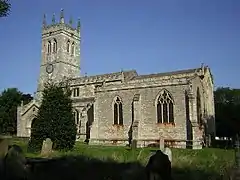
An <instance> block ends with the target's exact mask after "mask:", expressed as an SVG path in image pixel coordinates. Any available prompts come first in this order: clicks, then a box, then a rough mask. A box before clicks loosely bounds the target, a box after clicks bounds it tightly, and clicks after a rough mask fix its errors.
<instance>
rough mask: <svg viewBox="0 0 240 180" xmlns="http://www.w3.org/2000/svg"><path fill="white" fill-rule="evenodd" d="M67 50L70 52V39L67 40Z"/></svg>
mask: <svg viewBox="0 0 240 180" xmlns="http://www.w3.org/2000/svg"><path fill="white" fill-rule="evenodd" d="M67 52H68V53H69V52H70V41H69V40H68V41H67Z"/></svg>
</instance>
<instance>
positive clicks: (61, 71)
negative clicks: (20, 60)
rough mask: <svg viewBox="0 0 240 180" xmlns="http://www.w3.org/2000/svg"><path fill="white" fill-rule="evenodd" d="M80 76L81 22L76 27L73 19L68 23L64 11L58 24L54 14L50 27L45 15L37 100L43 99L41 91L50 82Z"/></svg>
mask: <svg viewBox="0 0 240 180" xmlns="http://www.w3.org/2000/svg"><path fill="white" fill-rule="evenodd" d="M78 76H80V20H78V22H77V26H76V27H74V26H73V20H72V18H70V20H69V22H68V23H66V22H65V19H64V12H63V9H62V10H61V13H60V19H59V21H58V22H56V19H55V14H53V16H52V23H51V24H49V25H48V24H47V22H46V15H45V14H44V17H43V23H42V52H41V65H40V75H39V79H38V87H37V93H36V99H41V98H40V96H41V91H42V90H43V88H44V84H45V83H47V82H48V81H53V82H60V81H63V80H64V79H71V78H75V77H78Z"/></svg>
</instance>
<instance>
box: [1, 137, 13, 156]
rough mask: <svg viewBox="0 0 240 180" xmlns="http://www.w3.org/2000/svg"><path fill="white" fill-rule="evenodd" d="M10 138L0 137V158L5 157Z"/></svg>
mask: <svg viewBox="0 0 240 180" xmlns="http://www.w3.org/2000/svg"><path fill="white" fill-rule="evenodd" d="M10 138H11V136H0V158H3V157H5V156H6V154H7V152H8V145H9V141H10Z"/></svg>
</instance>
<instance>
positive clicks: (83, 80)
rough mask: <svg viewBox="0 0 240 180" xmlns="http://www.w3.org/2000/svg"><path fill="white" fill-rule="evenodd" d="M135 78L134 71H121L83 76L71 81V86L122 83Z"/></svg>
mask: <svg viewBox="0 0 240 180" xmlns="http://www.w3.org/2000/svg"><path fill="white" fill-rule="evenodd" d="M135 76H137V72H136V71H135V70H132V71H123V72H116V73H108V74H102V75H96V76H83V77H79V78H74V79H71V85H86V84H98V83H106V84H107V83H110V82H116V83H117V82H124V81H129V80H130V79H132V78H134V77H135Z"/></svg>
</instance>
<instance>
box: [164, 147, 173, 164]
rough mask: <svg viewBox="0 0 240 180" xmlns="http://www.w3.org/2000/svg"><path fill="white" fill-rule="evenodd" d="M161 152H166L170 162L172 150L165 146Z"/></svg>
mask: <svg viewBox="0 0 240 180" xmlns="http://www.w3.org/2000/svg"><path fill="white" fill-rule="evenodd" d="M163 153H164V154H166V155H167V156H168V159H169V161H170V162H172V150H171V149H170V148H168V147H166V148H165V149H164V152H163Z"/></svg>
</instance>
